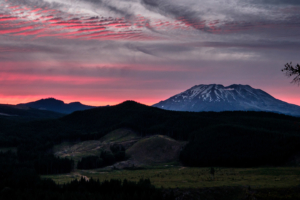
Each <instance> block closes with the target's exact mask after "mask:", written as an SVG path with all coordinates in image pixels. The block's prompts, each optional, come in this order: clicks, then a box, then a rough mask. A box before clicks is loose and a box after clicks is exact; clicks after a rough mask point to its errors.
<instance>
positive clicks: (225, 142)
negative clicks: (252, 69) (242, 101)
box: [0, 101, 300, 166]
mask: <svg viewBox="0 0 300 200" xmlns="http://www.w3.org/2000/svg"><path fill="white" fill-rule="evenodd" d="M0 122H1V121H0ZM118 128H130V129H132V130H134V131H136V132H137V133H138V134H140V135H141V136H146V135H154V134H161V135H168V136H170V137H173V138H174V139H177V140H189V143H188V145H187V147H186V148H185V149H184V151H183V153H182V155H183V157H182V161H183V162H184V163H186V164H188V165H197V166H198V165H209V166H211V164H215V165H225V164H224V162H223V164H222V162H221V160H223V161H224V160H226V159H227V160H229V158H230V159H231V161H230V162H229V161H228V162H226V163H227V164H228V165H229V163H231V165H236V163H234V161H232V159H233V158H235V159H233V160H238V159H241V158H243V159H244V160H251V161H253V162H252V164H251V163H250V164H249V163H246V162H245V163H244V164H243V165H255V164H258V165H259V164H268V163H269V164H276V165H277V164H278V163H276V162H275V161H274V159H275V157H274V155H276V153H278V152H281V153H280V158H282V159H281V160H280V162H281V163H283V162H285V161H286V159H288V158H289V157H291V156H293V155H295V154H297V153H298V152H300V145H299V144H300V118H296V117H291V116H286V115H281V114H275V113H267V112H242V111H236V112H220V113H216V112H199V113H196V112H175V111H167V110H162V109H159V108H154V107H150V106H146V105H142V104H139V103H136V102H133V101H126V102H124V103H121V104H119V105H116V106H110V107H102V108H94V109H90V110H85V111H77V112H74V113H72V114H70V115H67V116H64V117H62V118H59V119H54V120H44V121H36V122H30V123H23V124H20V125H18V126H10V127H6V128H4V129H2V130H0V145H2V146H3V145H8V146H19V145H21V144H22V145H24V144H30V145H29V146H34V147H37V146H38V147H39V148H44V150H46V148H51V146H53V145H54V144H57V143H60V142H63V141H70V140H73V141H78V140H91V139H99V138H101V137H102V136H104V135H105V134H106V133H108V132H109V131H112V130H115V129H118ZM200 144H201V145H200ZM216 145H217V146H216ZM28 148H29V147H28ZM224 149H226V151H224ZM252 150H253V151H252ZM254 150H255V151H254ZM195 152H198V153H199V152H200V153H202V154H201V155H200V154H199V155H198V154H197V153H195ZM208 152H209V153H208ZM220 152H223V153H224V152H227V153H226V155H225V153H224V155H222V153H220ZM243 152H244V153H243ZM251 152H252V153H251ZM204 153H205V155H204ZM257 154H260V155H261V156H260V157H259V160H260V162H258V161H257V163H255V162H256V160H255V158H256V157H257ZM216 155H218V159H219V161H218V162H217V161H216V160H217V156H216ZM272 155H273V157H272ZM266 157H268V158H271V157H272V159H271V160H270V162H268V161H267V162H262V161H266V160H267V159H266ZM208 158H216V159H213V160H209V159H208ZM201 160H205V162H206V164H204V162H202V161H201Z"/></svg>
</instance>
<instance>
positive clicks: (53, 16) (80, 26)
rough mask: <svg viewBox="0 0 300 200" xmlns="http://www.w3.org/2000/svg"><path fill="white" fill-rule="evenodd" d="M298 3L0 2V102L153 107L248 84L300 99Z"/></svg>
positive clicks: (287, 98) (220, 0) (286, 0)
mask: <svg viewBox="0 0 300 200" xmlns="http://www.w3.org/2000/svg"><path fill="white" fill-rule="evenodd" d="M291 61H293V63H294V64H296V63H297V62H298V63H300V0H0V103H8V104H17V103H25V102H29V101H34V100H38V99H41V98H48V97H54V98H57V99H61V100H64V101H65V102H71V101H80V102H82V103H85V104H90V105H96V106H101V105H107V104H110V105H113V104H117V103H120V102H122V101H125V100H135V101H137V102H140V103H144V104H148V105H152V104H154V103H157V102H159V101H161V100H165V99H167V98H169V97H171V96H173V95H175V94H177V93H180V92H182V91H184V90H187V89H189V88H190V87H192V86H194V85H199V84H213V83H216V84H223V85H225V86H228V85H230V84H248V85H250V86H252V87H254V88H259V89H262V90H264V91H266V92H268V93H269V94H271V95H272V96H274V97H275V98H277V99H281V100H284V101H286V102H289V103H293V104H297V105H300V87H298V86H297V85H293V84H291V83H290V82H291V81H292V79H291V78H288V77H286V76H285V75H284V73H282V72H281V69H282V68H283V67H284V65H285V64H286V63H287V62H291Z"/></svg>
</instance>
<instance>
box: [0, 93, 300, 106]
mask: <svg viewBox="0 0 300 200" xmlns="http://www.w3.org/2000/svg"><path fill="white" fill-rule="evenodd" d="M47 98H55V99H58V100H62V101H64V102H65V103H71V102H80V103H82V104H85V105H90V106H106V105H117V104H120V103H122V102H124V101H127V100H133V101H136V102H138V103H141V104H145V105H148V106H151V105H153V104H155V103H158V102H159V101H162V100H164V99H159V98H154V97H153V98H142V97H141V98H136V99H130V98H122V97H120V98H109V97H107V98H101V97H88V98H82V97H80V96H63V95H55V96H51V95H50V96H48V97H47V96H45V95H44V96H42V95H31V96H30V95H28V96H1V95H0V104H10V105H17V104H20V103H28V102H33V101H37V100H40V99H47ZM277 99H279V100H281V101H285V102H287V103H290V104H295V105H298V106H300V99H299V98H293V97H280V98H277Z"/></svg>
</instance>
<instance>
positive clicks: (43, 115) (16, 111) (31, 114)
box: [0, 104, 63, 121]
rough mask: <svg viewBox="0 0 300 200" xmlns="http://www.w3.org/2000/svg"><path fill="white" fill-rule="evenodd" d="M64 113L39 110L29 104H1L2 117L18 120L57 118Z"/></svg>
mask: <svg viewBox="0 0 300 200" xmlns="http://www.w3.org/2000/svg"><path fill="white" fill-rule="evenodd" d="M62 116H63V114H61V113H56V112H52V111H47V110H38V109H34V108H30V107H27V106H15V105H3V104H0V118H6V119H8V120H17V121H32V120H44V119H55V118H59V117H62Z"/></svg>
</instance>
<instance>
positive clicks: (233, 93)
mask: <svg viewBox="0 0 300 200" xmlns="http://www.w3.org/2000/svg"><path fill="white" fill-rule="evenodd" d="M153 106H154V107H158V108H162V109H166V110H175V111H194V112H200V111H216V112H219V111H236V110H240V111H269V112H279V113H283V114H290V115H300V107H299V106H296V105H291V104H288V103H286V102H283V101H280V100H278V99H275V98H274V97H272V96H271V95H269V94H268V93H266V92H264V91H263V90H260V89H254V88H252V87H251V86H250V85H241V84H232V85H229V86H223V85H221V84H208V85H204V84H201V85H195V86H194V87H192V88H190V89H188V90H186V91H184V92H182V93H179V94H177V95H175V96H173V97H171V98H169V99H167V100H165V101H161V102H159V103H157V104H154V105H153Z"/></svg>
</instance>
